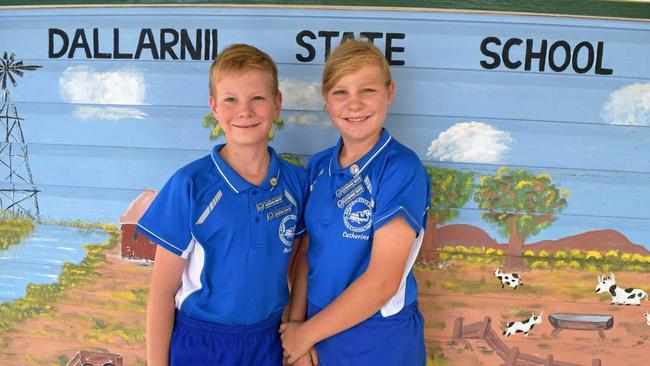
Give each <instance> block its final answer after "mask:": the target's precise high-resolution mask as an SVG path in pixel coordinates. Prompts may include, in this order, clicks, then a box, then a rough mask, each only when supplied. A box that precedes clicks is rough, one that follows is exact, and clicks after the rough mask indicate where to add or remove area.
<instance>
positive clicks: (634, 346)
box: [416, 261, 650, 366]
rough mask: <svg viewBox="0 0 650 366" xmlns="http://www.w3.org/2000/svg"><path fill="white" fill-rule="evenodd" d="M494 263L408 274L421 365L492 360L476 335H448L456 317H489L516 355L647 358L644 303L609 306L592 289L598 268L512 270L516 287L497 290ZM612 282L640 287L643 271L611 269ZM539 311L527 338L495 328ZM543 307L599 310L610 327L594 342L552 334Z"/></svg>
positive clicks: (649, 337) (628, 365)
mask: <svg viewBox="0 0 650 366" xmlns="http://www.w3.org/2000/svg"><path fill="white" fill-rule="evenodd" d="M496 267H497V266H496V265H475V264H467V263H459V262H455V261H452V262H451V265H450V266H449V267H447V268H446V269H439V268H437V267H435V268H430V267H429V268H425V267H424V266H420V268H419V270H418V271H417V272H416V276H417V279H418V284H419V286H420V297H419V302H420V308H421V310H422V313H423V315H424V317H425V320H426V323H425V324H426V325H425V326H426V329H425V337H426V340H427V346H428V348H429V350H428V351H429V352H428V353H429V358H430V360H429V363H428V365H459V366H461V365H472V366H478V365H485V366H492V365H500V364H502V363H503V361H502V360H501V358H500V357H498V356H497V354H496V352H493V351H492V349H491V348H490V347H489V346H488V345H487V344H486V343H485V342H484V341H481V340H470V341H469V342H467V343H465V342H455V341H453V340H452V335H453V326H454V321H455V319H456V318H457V317H463V318H464V324H465V325H468V324H471V323H475V322H481V321H483V319H484V318H485V317H486V316H489V317H490V318H491V319H492V329H493V330H494V331H495V332H496V333H497V334H498V335H499V337H500V339H501V340H503V341H504V342H505V344H506V345H507V346H508V347H510V348H512V347H515V346H516V347H519V350H520V351H521V352H523V353H528V354H532V355H535V356H537V357H540V358H543V359H544V358H546V357H547V355H549V354H552V355H553V357H554V359H555V360H557V361H565V362H574V363H578V364H582V365H591V364H592V360H593V359H600V360H601V361H602V365H607V366H610V365H616V366H619V365H621V366H622V365H625V366H642V365H647V364H648V354H649V351H650V347H649V345H648V344H649V343H650V326H648V325H646V320H645V318H644V316H643V313H644V312H646V311H648V310H650V302H646V301H642V302H641V306H622V305H610V301H611V297H610V296H609V295H607V294H596V293H595V288H596V285H597V275H598V273H595V272H594V273H591V272H584V271H573V270H562V271H551V270H531V271H523V272H520V274H521V277H522V278H523V283H524V284H525V285H524V286H521V287H519V288H518V289H517V290H516V291H515V290H513V289H511V288H507V287H506V288H505V289H501V284H500V282H499V281H498V280H497V279H496V278H495V277H494V276H493V272H494V270H495V268H496ZM616 278H617V282H618V283H620V284H621V285H622V286H625V287H635V288H644V287H647V284H648V283H650V273H636V272H634V273H633V272H619V273H616ZM541 311H544V315H543V320H542V323H541V324H539V325H537V326H536V327H535V328H534V329H533V330H532V331H531V332H530V335H529V336H528V338H526V337H524V336H523V334H521V333H519V334H515V335H513V336H511V337H509V338H506V337H505V336H502V335H501V333H502V331H503V329H504V326H505V325H506V323H508V322H510V321H522V320H524V319H527V318H529V317H530V315H531V312H535V313H537V314H539V313H540V312H541ZM550 313H581V314H603V315H611V316H613V317H614V326H613V327H612V328H611V329H609V330H606V331H605V334H606V339H604V340H601V339H599V337H598V333H597V332H596V331H578V330H563V331H562V332H560V333H559V334H558V335H557V336H556V337H552V336H551V332H552V331H553V327H552V325H551V324H550V323H549V320H548V317H547V315H548V314H550Z"/></svg>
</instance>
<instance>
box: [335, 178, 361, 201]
mask: <svg viewBox="0 0 650 366" xmlns="http://www.w3.org/2000/svg"><path fill="white" fill-rule="evenodd" d="M359 183H361V177H360V176H358V175H357V176H356V177H354V179H352V180H351V181H349V182H347V183H345V185H344V186H343V187H341V188H339V189H337V190H336V197H339V198H340V197H341V196H343V195H344V194H345V193H346V192H347V191H349V190H351V189H352V188H354V186H356V185H357V184H359Z"/></svg>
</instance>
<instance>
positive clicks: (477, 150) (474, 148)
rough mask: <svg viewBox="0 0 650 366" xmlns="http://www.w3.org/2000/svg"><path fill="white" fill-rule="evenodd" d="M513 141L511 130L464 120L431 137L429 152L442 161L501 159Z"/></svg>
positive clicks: (491, 160)
mask: <svg viewBox="0 0 650 366" xmlns="http://www.w3.org/2000/svg"><path fill="white" fill-rule="evenodd" d="M512 141H513V139H512V138H511V137H510V133H508V132H505V131H501V130H498V129H496V128H494V127H492V126H490V125H488V124H485V123H481V122H473V121H472V122H461V123H457V124H455V125H453V126H452V127H450V128H449V129H447V130H446V131H443V132H441V133H440V135H438V138H436V139H435V140H433V141H431V145H429V149H428V150H427V155H428V156H430V157H433V158H435V159H438V160H440V161H453V162H462V163H498V162H499V160H500V159H501V157H502V155H503V154H504V153H505V152H506V151H508V150H509V147H508V144H509V143H511V142H512Z"/></svg>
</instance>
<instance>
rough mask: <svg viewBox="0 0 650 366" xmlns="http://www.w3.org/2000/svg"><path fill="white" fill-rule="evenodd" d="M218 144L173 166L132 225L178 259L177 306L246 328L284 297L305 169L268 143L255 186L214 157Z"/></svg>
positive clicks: (301, 205)
mask: <svg viewBox="0 0 650 366" xmlns="http://www.w3.org/2000/svg"><path fill="white" fill-rule="evenodd" d="M221 147H223V145H218V146H215V147H214V149H213V151H212V153H211V154H209V155H207V156H205V157H203V158H201V159H199V160H196V161H194V162H192V163H190V164H188V165H186V166H185V167H183V168H181V169H179V170H178V171H177V172H176V173H175V174H174V175H173V176H172V177H171V178H170V179H169V181H168V182H167V183H166V184H165V186H164V187H163V188H162V189H161V191H160V192H159V193H158V195H157V196H156V199H155V200H154V201H153V202H152V203H151V206H149V209H148V210H147V212H146V213H145V214H144V215H143V216H142V218H141V219H140V221H139V222H138V230H139V231H141V232H142V233H144V234H146V235H147V236H149V237H150V238H151V239H152V240H153V241H155V242H156V243H157V244H158V245H160V246H162V247H164V248H165V249H167V250H169V251H170V252H172V253H174V254H176V255H179V256H181V257H182V258H184V259H185V268H184V270H183V277H182V284H181V286H180V288H179V289H178V292H177V294H176V308H177V309H178V310H179V311H180V312H182V313H183V314H185V315H186V316H188V317H190V318H193V319H197V320H203V321H209V322H213V323H219V324H225V325H250V324H255V323H259V322H261V321H263V320H266V319H268V318H269V317H271V316H272V315H273V314H275V313H277V312H279V311H281V310H282V309H283V308H284V306H285V305H286V304H287V301H288V289H287V265H288V262H289V259H290V257H291V250H292V246H293V240H294V239H295V238H297V237H299V236H301V235H302V234H303V233H304V231H305V228H304V223H303V218H302V213H303V208H304V203H305V199H306V196H307V187H308V175H307V172H306V170H305V169H303V168H301V167H298V166H295V165H293V164H290V163H288V162H286V161H283V160H281V159H279V158H278V156H277V155H276V153H275V151H274V150H273V149H272V148H270V147H269V154H270V157H271V159H270V163H269V168H268V173H267V176H266V178H265V179H264V182H263V183H262V184H261V185H260V186H255V185H253V184H251V183H249V182H248V181H246V180H244V179H243V178H242V177H241V176H239V174H237V172H235V171H234V170H233V169H232V168H231V167H230V166H228V164H226V162H225V161H224V160H223V159H222V158H221V156H219V150H220V149H221Z"/></svg>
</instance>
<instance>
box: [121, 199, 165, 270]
mask: <svg viewBox="0 0 650 366" xmlns="http://www.w3.org/2000/svg"><path fill="white" fill-rule="evenodd" d="M156 194H158V191H152V190H145V191H143V192H142V193H140V195H139V196H138V197H137V198H136V199H134V200H133V202H131V204H130V205H129V207H128V208H127V209H126V211H124V214H123V215H122V216H120V225H121V226H120V229H121V230H122V249H121V253H120V254H121V255H122V258H126V259H132V260H142V259H144V260H146V261H152V260H154V258H155V257H156V244H155V243H154V242H152V241H151V240H149V238H148V237H147V236H146V235H143V234H142V233H139V232H137V231H136V230H135V226H136V224H137V223H138V220H140V218H141V217H142V215H144V213H145V211H147V208H149V205H150V204H151V202H152V201H153V199H154V198H155V197H156Z"/></svg>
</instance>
